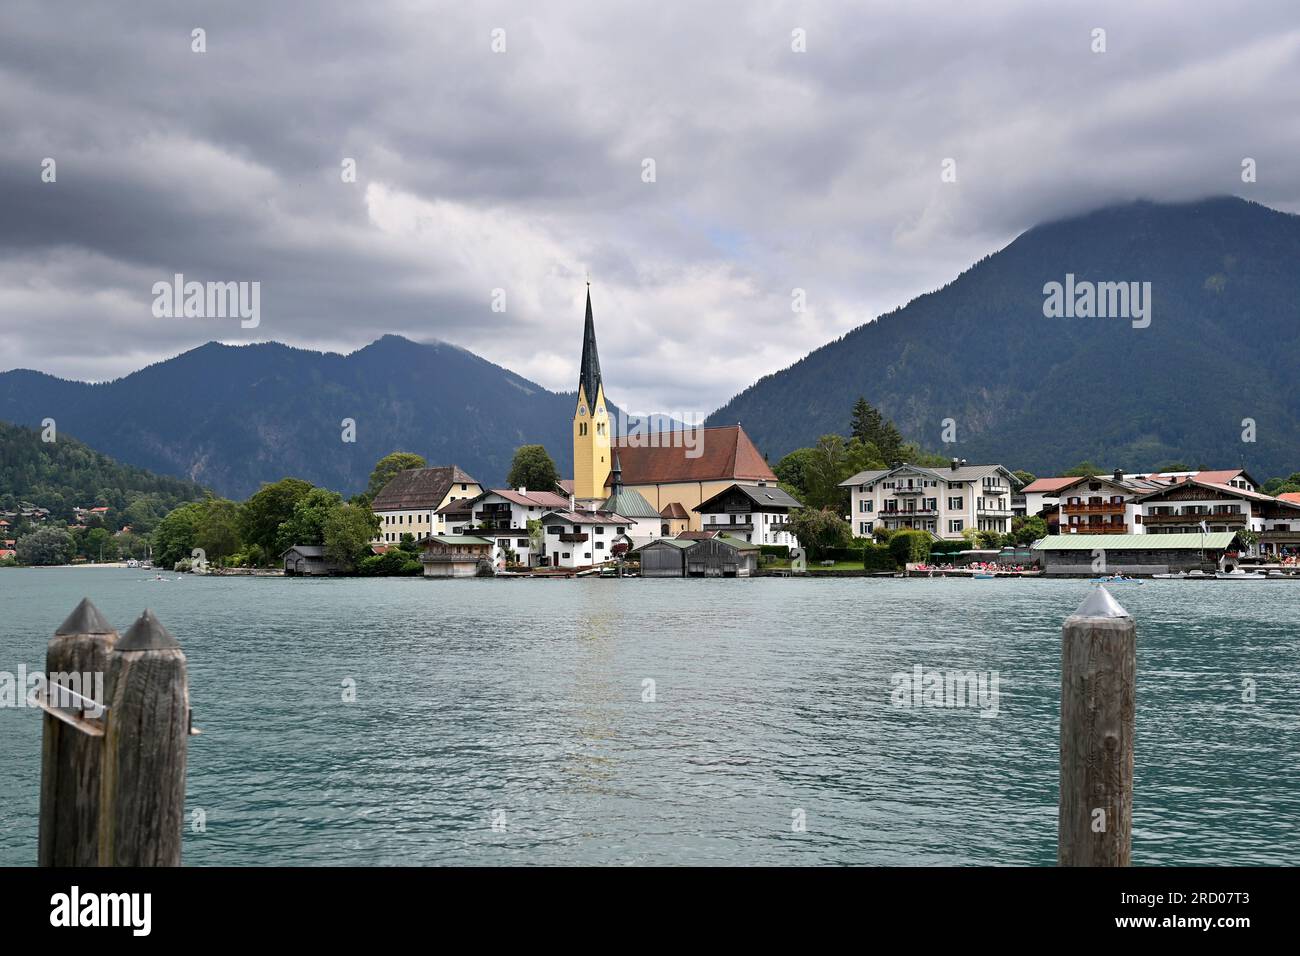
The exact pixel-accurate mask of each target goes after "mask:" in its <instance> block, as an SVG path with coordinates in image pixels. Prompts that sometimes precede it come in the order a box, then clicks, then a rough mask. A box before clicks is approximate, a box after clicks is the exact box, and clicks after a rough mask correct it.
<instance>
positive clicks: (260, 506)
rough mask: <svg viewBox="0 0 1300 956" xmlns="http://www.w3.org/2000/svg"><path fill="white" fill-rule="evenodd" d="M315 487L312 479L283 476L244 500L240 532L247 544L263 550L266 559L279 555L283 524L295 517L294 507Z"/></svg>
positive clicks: (264, 559)
mask: <svg viewBox="0 0 1300 956" xmlns="http://www.w3.org/2000/svg"><path fill="white" fill-rule="evenodd" d="M311 490H312V484H311V482H309V481H303V480H302V479H301V478H281V479H280V480H279V481H277V482H275V483H274V484H267V485H263V486H262V487H261V488H259V489H258V490H257V491H256V492H254V493H253V494H252V496H251V497H249V499H248V500H247V501H245V502H244V507H243V510H242V511H241V512H240V516H239V531H240V534H241V535H242V536H243V539H244V542H245V543H246V544H250V545H254V546H256V547H257V548H259V549H260V550H261V557H262V561H263V562H270V561H272V560H274V559H275V558H276V557H278V556H279V554H280V552H279V551H277V550H276V545H277V544H278V542H279V540H280V525H282V524H284V523H285V522H286V521H288V520H289V519H290V518H292V517H293V510H294V508H295V507H297V505H298V502H299V501H301V500H302V499H303V498H304V497H306V496H307V493H308V492H310V491H311Z"/></svg>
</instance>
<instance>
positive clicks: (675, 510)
mask: <svg viewBox="0 0 1300 956" xmlns="http://www.w3.org/2000/svg"><path fill="white" fill-rule="evenodd" d="M690 527H691V516H690V515H688V514H687V513H686V509H685V508H683V507H682V506H681V503H680V502H677V501H674V502H672V503H671V504H667V505H665V506H664V507H662V508H660V509H659V533H660V534H661V535H662V536H663V537H665V538H675V537H677V536H678V535H679V534H681V533H682V532H683V531H687V530H689V529H690Z"/></svg>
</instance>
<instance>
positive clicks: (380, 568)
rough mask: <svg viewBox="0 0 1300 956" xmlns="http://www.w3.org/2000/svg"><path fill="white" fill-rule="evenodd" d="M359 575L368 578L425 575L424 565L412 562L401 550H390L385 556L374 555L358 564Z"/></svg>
mask: <svg viewBox="0 0 1300 956" xmlns="http://www.w3.org/2000/svg"><path fill="white" fill-rule="evenodd" d="M357 573H358V574H363V575H366V576H367V577H401V576H407V575H416V574H423V573H424V565H422V564H421V563H420V562H419V561H413V560H411V556H410V555H409V554H407V553H406V552H405V551H403V550H402V549H401V548H389V549H388V550H387V551H385V552H384V553H383V554H372V555H370V556H369V557H365V558H362V559H361V560H360V561H359V562H357Z"/></svg>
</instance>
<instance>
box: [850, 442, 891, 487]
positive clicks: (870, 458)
mask: <svg viewBox="0 0 1300 956" xmlns="http://www.w3.org/2000/svg"><path fill="white" fill-rule="evenodd" d="M884 468H885V459H884V456H883V455H881V454H880V449H879V448H877V447H876V446H875V445H873V444H872V443H871V442H864V441H863V440H862V439H860V438H858V437H857V436H856V435H855V436H854V437H852V438H850V439H849V443H848V444H847V445H845V446H844V470H845V471H847V472H848V474H846V475H845V476H844V478H850V477H852V476H853V475H856V474H857V473H858V472H860V471H873V470H884Z"/></svg>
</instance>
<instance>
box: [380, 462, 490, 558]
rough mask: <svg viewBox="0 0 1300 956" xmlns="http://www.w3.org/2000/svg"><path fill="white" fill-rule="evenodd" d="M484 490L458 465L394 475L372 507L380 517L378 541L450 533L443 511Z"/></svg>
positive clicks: (387, 542)
mask: <svg viewBox="0 0 1300 956" xmlns="http://www.w3.org/2000/svg"><path fill="white" fill-rule="evenodd" d="M482 493H483V489H482V488H481V487H480V486H479V483H478V482H477V481H475V480H474V479H473V478H471V477H470V476H469V475H467V474H466V473H465V472H463V471H461V469H460V468H459V467H458V466H456V465H442V466H439V467H437V468H408V469H407V470H405V471H399V472H398V473H397V474H396V475H394V476H393V477H392V480H390V481H389V482H388V484H386V485H384V487H383V490H382V491H380V492H379V494H378V495H376V496H375V500H374V501H373V502H372V503H371V505H370V510H371V511H373V512H374V513H375V514H376V515H378V516H379V536H378V537H377V538H375V543H376V544H397V543H398V542H400V541H401V540H402V535H404V534H409V535H412V536H413V537H414V538H415V539H416V540H417V541H418V540H419V539H421V538H423V537H426V536H428V535H432V534H445V533H447V530H448V529H447V526H446V522H445V520H444V519H445V516H444V515H443V514H441V513H440V512H441V511H442V509H444V508H446V507H447V506H448V505H450V504H453V503H455V502H461V503H464V502H466V501H468V500H469V499H471V498H476V497H478V496H479V495H481V494H482Z"/></svg>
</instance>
